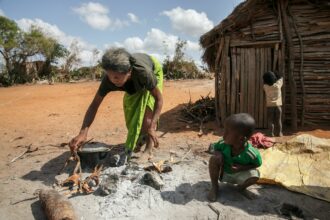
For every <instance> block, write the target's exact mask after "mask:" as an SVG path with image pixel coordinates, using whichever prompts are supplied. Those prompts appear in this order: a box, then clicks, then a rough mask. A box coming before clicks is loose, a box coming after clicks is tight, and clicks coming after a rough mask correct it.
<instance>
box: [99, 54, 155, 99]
mask: <svg viewBox="0 0 330 220" xmlns="http://www.w3.org/2000/svg"><path fill="white" fill-rule="evenodd" d="M132 57H133V59H132V61H131V65H132V76H131V79H129V80H127V82H126V83H125V84H124V86H123V87H117V86H115V85H114V84H113V83H112V82H111V81H110V80H109V78H108V77H107V75H105V76H104V77H103V79H102V82H101V85H100V87H99V90H98V94H99V95H100V96H102V97H104V96H105V95H106V94H108V93H109V92H111V91H126V92H127V93H129V94H134V93H136V92H137V91H140V90H143V89H147V90H152V89H154V88H155V87H156V86H157V78H156V75H155V74H154V63H153V62H152V60H151V58H150V56H148V55H147V54H142V53H135V54H132Z"/></svg>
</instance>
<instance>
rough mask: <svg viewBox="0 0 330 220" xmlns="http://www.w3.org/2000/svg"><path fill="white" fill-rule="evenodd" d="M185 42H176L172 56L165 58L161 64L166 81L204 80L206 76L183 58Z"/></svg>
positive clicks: (191, 61) (192, 62) (190, 61)
mask: <svg viewBox="0 0 330 220" xmlns="http://www.w3.org/2000/svg"><path fill="white" fill-rule="evenodd" d="M186 46H187V41H185V40H180V39H179V40H178V41H177V43H176V45H175V50H174V56H173V59H172V60H171V58H170V56H166V58H165V60H164V62H163V72H164V76H165V78H167V79H195V78H205V77H207V76H208V75H207V74H205V73H204V72H202V71H201V70H199V69H198V67H197V66H196V64H195V62H194V61H193V60H188V59H186V57H185V52H184V50H185V48H186Z"/></svg>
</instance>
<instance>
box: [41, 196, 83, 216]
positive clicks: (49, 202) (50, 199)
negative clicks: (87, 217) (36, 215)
mask: <svg viewBox="0 0 330 220" xmlns="http://www.w3.org/2000/svg"><path fill="white" fill-rule="evenodd" d="M39 199H40V201H41V204H42V206H43V208H44V211H45V214H46V216H47V218H48V219H49V220H61V219H67V220H76V219H78V218H77V215H76V213H75V211H74V209H73V206H72V204H71V202H70V201H69V200H68V199H67V198H66V197H65V196H63V195H61V194H59V193H58V192H57V191H56V190H40V192H39Z"/></svg>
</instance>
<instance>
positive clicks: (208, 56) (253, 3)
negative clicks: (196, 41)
mask: <svg viewBox="0 0 330 220" xmlns="http://www.w3.org/2000/svg"><path fill="white" fill-rule="evenodd" d="M265 3H267V4H272V0H246V1H244V2H242V3H240V4H239V5H238V6H236V7H235V9H234V10H233V12H232V13H231V14H230V15H229V16H228V17H227V18H225V19H224V20H222V21H221V23H220V24H218V25H217V26H215V27H214V28H213V29H212V30H210V31H209V32H207V33H205V34H204V35H202V36H201V37H200V44H201V46H202V47H203V48H204V49H205V53H204V55H203V57H202V59H203V60H204V61H205V62H207V63H208V64H209V62H210V60H212V59H213V58H214V53H215V48H214V46H215V45H216V44H218V43H219V39H220V38H221V36H222V35H224V34H226V33H228V32H231V31H233V30H237V29H239V28H240V27H244V26H247V25H248V24H249V23H250V22H251V20H252V18H253V17H254V16H257V15H258V14H256V13H255V9H256V7H260V6H261V7H262V5H263V4H265ZM212 47H213V48H212Z"/></svg>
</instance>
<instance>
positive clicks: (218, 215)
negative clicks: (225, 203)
mask: <svg viewBox="0 0 330 220" xmlns="http://www.w3.org/2000/svg"><path fill="white" fill-rule="evenodd" d="M208 206H209V207H210V209H212V211H213V212H215V213H216V214H217V220H219V219H220V211H219V210H218V209H217V208H215V207H214V206H213V205H212V204H208Z"/></svg>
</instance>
